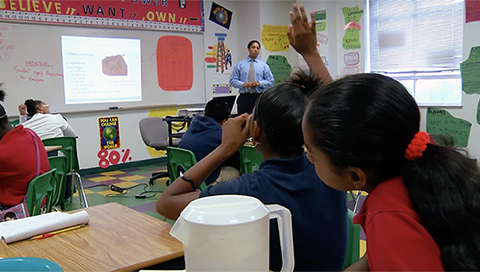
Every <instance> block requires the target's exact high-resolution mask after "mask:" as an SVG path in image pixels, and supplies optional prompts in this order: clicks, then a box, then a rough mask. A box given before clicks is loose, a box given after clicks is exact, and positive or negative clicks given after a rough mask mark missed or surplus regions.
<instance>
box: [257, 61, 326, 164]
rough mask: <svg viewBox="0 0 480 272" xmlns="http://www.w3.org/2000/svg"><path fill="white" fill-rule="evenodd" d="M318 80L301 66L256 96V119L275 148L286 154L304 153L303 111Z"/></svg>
mask: <svg viewBox="0 0 480 272" xmlns="http://www.w3.org/2000/svg"><path fill="white" fill-rule="evenodd" d="M319 84H320V81H319V80H318V79H316V78H314V77H311V76H309V75H307V74H305V72H303V71H302V70H298V71H296V72H295V73H294V74H293V75H292V76H291V77H290V78H289V79H288V80H287V82H286V83H283V84H280V85H277V86H274V87H271V88H269V89H268V90H266V91H265V92H264V93H262V95H261V96H260V97H259V98H258V99H257V101H256V103H255V108H254V111H253V113H254V115H253V119H254V120H256V121H258V124H259V126H260V128H261V129H262V131H263V132H264V133H265V135H266V138H267V142H268V144H269V146H270V148H271V149H272V151H273V152H275V153H277V154H281V155H283V156H285V157H293V156H300V155H301V154H303V152H304V151H303V144H304V142H303V132H302V119H303V114H304V113H305V109H306V107H307V104H308V96H309V95H310V93H312V92H313V90H314V89H315V88H317V87H318V86H319Z"/></svg>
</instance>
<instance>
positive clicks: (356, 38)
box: [342, 6, 363, 50]
mask: <svg viewBox="0 0 480 272" xmlns="http://www.w3.org/2000/svg"><path fill="white" fill-rule="evenodd" d="M342 12H343V17H344V19H345V27H344V28H343V29H344V30H345V34H344V35H343V48H344V49H346V50H349V49H359V48H361V44H360V30H361V26H360V19H361V18H362V15H363V9H360V8H359V7H358V6H355V7H353V8H349V7H344V8H342Z"/></svg>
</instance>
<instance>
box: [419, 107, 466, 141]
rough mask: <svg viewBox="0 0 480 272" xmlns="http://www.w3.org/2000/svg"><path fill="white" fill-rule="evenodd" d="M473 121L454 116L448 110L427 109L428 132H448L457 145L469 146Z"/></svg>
mask: <svg viewBox="0 0 480 272" xmlns="http://www.w3.org/2000/svg"><path fill="white" fill-rule="evenodd" d="M471 128H472V123H470V122H468V121H467V120H463V119H460V118H456V117H453V116H452V115H451V114H450V113H449V112H448V111H446V110H443V109H438V108H428V109H427V133H429V134H446V135H450V136H452V137H453V139H454V141H455V146H456V147H467V146H468V139H469V137H470V130H471Z"/></svg>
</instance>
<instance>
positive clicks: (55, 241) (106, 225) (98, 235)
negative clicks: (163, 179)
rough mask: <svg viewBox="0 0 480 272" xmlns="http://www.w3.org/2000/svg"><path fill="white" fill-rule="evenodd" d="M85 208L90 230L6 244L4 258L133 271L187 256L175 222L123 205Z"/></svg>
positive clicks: (1, 253)
mask: <svg viewBox="0 0 480 272" xmlns="http://www.w3.org/2000/svg"><path fill="white" fill-rule="evenodd" d="M85 210H86V211H87V212H88V214H89V217H90V223H89V224H88V225H87V226H85V227H84V228H80V229H76V230H71V231H68V232H64V233H60V234H57V235H55V236H53V237H50V238H46V239H43V240H25V241H21V242H16V243H12V244H9V245H6V244H5V243H4V242H0V257H2V258H7V257H38V258H44V259H48V260H51V261H54V262H56V263H57V264H59V265H60V266H61V267H62V269H63V271H66V272H68V271H132V270H138V269H141V268H144V267H148V266H151V265H154V264H158V263H161V262H165V261H168V260H171V259H175V258H178V257H181V256H183V246H182V244H181V243H180V242H179V241H178V240H177V239H175V238H173V237H172V236H171V235H170V233H169V231H170V228H171V225H170V224H168V223H166V222H164V221H162V220H159V219H157V218H154V217H151V216H149V215H146V214H143V213H140V212H137V211H135V210H133V209H130V208H127V207H125V206H122V205H120V204H118V203H107V204H103V205H99V206H94V207H89V208H87V209H85ZM72 212H74V211H72Z"/></svg>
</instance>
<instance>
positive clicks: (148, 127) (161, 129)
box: [138, 117, 168, 149]
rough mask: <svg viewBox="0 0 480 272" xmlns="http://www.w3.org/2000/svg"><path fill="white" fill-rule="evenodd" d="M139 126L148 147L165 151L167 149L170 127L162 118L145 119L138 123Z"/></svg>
mask: <svg viewBox="0 0 480 272" xmlns="http://www.w3.org/2000/svg"><path fill="white" fill-rule="evenodd" d="M138 126H139V129H140V135H141V136H142V140H143V142H144V143H145V145H146V146H149V147H153V148H155V149H165V147H167V145H168V141H167V139H168V125H167V122H165V121H163V119H162V118H161V117H146V118H143V119H141V120H140V122H139V123H138ZM159 143H160V144H159Z"/></svg>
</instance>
